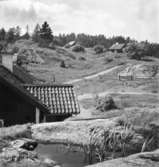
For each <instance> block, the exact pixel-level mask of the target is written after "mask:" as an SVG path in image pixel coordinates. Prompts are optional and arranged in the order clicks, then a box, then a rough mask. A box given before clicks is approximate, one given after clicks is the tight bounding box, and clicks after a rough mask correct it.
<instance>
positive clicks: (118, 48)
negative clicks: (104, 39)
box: [110, 43, 125, 50]
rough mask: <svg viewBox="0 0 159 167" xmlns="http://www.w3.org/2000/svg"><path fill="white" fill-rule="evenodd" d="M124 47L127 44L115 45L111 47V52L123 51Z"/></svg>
mask: <svg viewBox="0 0 159 167" xmlns="http://www.w3.org/2000/svg"><path fill="white" fill-rule="evenodd" d="M124 46H125V44H119V43H115V44H113V45H112V46H111V47H110V50H121V49H123V47H124Z"/></svg>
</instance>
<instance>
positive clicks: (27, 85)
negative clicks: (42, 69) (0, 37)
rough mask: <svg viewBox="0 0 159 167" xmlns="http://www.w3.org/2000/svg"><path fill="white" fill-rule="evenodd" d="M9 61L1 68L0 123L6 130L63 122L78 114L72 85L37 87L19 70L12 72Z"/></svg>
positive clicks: (18, 68)
mask: <svg viewBox="0 0 159 167" xmlns="http://www.w3.org/2000/svg"><path fill="white" fill-rule="evenodd" d="M3 56H9V57H11V55H3ZM9 57H7V58H4V60H3V59H2V60H3V61H2V63H1V65H0V92H1V93H0V120H3V121H4V125H5V126H10V125H15V124H24V123H29V122H30V123H41V122H54V121H63V120H64V119H66V118H68V117H70V116H71V115H73V114H78V113H79V112H80V109H79V105H78V102H77V98H76V95H75V91H74V88H73V86H72V85H64V84H61V85H60V84H56V85H55V84H51V85H48V84H45V83H40V82H38V81H36V80H35V78H33V76H31V75H30V74H29V73H26V72H25V73H24V70H22V69H21V67H18V66H17V67H16V70H13V69H15V67H14V65H13V63H11V62H9V61H11V60H12V59H11V58H9ZM6 60H7V61H6ZM37 83H38V84H37Z"/></svg>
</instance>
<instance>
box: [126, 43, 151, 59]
mask: <svg viewBox="0 0 159 167" xmlns="http://www.w3.org/2000/svg"><path fill="white" fill-rule="evenodd" d="M125 51H126V52H127V54H128V57H129V58H130V59H136V60H141V59H142V58H143V57H145V56H150V45H149V44H148V43H146V42H140V43H131V44H129V45H128V46H127V47H126V49H125Z"/></svg>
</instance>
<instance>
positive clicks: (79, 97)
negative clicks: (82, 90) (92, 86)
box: [78, 91, 158, 101]
mask: <svg viewBox="0 0 159 167" xmlns="http://www.w3.org/2000/svg"><path fill="white" fill-rule="evenodd" d="M110 94H121V95H154V96H157V95H158V94H156V93H150V92H109V91H106V92H101V93H98V94H93V93H87V94H83V95H79V96H78V100H80V101H81V100H85V99H92V98H95V96H96V95H98V97H105V96H106V95H110Z"/></svg>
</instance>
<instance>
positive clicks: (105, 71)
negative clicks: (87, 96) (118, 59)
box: [66, 66, 120, 84]
mask: <svg viewBox="0 0 159 167" xmlns="http://www.w3.org/2000/svg"><path fill="white" fill-rule="evenodd" d="M119 67H120V66H115V67H112V68H110V69H107V70H104V71H101V72H99V73H96V74H93V75H89V76H86V77H83V78H80V79H74V80H70V81H68V82H66V84H73V83H76V82H80V81H82V80H89V79H93V78H96V77H99V76H101V75H105V74H107V73H109V72H112V71H113V70H116V69H118V68H119Z"/></svg>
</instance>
